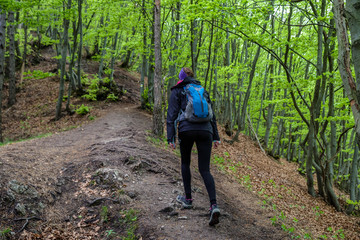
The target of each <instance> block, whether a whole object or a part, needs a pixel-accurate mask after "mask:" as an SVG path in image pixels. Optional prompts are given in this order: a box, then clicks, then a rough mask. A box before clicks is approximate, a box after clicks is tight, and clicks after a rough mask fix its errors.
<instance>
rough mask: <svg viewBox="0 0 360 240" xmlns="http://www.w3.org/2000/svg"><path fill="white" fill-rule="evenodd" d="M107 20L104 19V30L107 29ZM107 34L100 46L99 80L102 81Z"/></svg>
mask: <svg viewBox="0 0 360 240" xmlns="http://www.w3.org/2000/svg"><path fill="white" fill-rule="evenodd" d="M107 24H108V19H107V18H106V23H105V28H106V27H107ZM105 31H106V30H105ZM107 38H108V37H107V32H106V35H105V37H104V38H103V42H102V46H101V59H100V64H99V73H98V76H99V79H102V75H103V74H104V56H105V54H106V45H107Z"/></svg>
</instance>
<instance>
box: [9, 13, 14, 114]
mask: <svg viewBox="0 0 360 240" xmlns="http://www.w3.org/2000/svg"><path fill="white" fill-rule="evenodd" d="M8 21H9V27H8V35H9V65H8V69H9V97H8V107H11V106H12V105H14V104H15V102H16V79H15V16H14V12H13V11H9V14H8Z"/></svg>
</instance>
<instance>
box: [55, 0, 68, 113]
mask: <svg viewBox="0 0 360 240" xmlns="http://www.w3.org/2000/svg"><path fill="white" fill-rule="evenodd" d="M70 8H71V0H68V1H67V5H66V9H65V7H64V11H69V10H70ZM69 23H70V20H69V19H67V18H66V16H64V33H63V41H62V50H61V73H60V86H59V97H58V101H57V105H56V115H55V119H56V120H59V119H60V118H61V107H62V101H63V97H64V90H65V71H66V69H65V67H66V55H67V48H68V41H69V39H68V31H69Z"/></svg>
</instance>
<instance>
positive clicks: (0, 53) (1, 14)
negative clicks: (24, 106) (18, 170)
mask: <svg viewBox="0 0 360 240" xmlns="http://www.w3.org/2000/svg"><path fill="white" fill-rule="evenodd" d="M0 7H1V6H0ZM5 37H6V13H5V11H4V10H3V9H1V8H0V142H3V134H2V92H3V91H2V90H3V85H4V77H5Z"/></svg>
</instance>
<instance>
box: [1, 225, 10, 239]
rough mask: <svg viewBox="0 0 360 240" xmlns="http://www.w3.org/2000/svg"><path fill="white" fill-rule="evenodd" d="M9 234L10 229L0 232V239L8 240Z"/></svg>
mask: <svg viewBox="0 0 360 240" xmlns="http://www.w3.org/2000/svg"><path fill="white" fill-rule="evenodd" d="M10 234H11V228H9V227H8V228H5V229H2V230H0V239H8V237H10Z"/></svg>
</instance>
